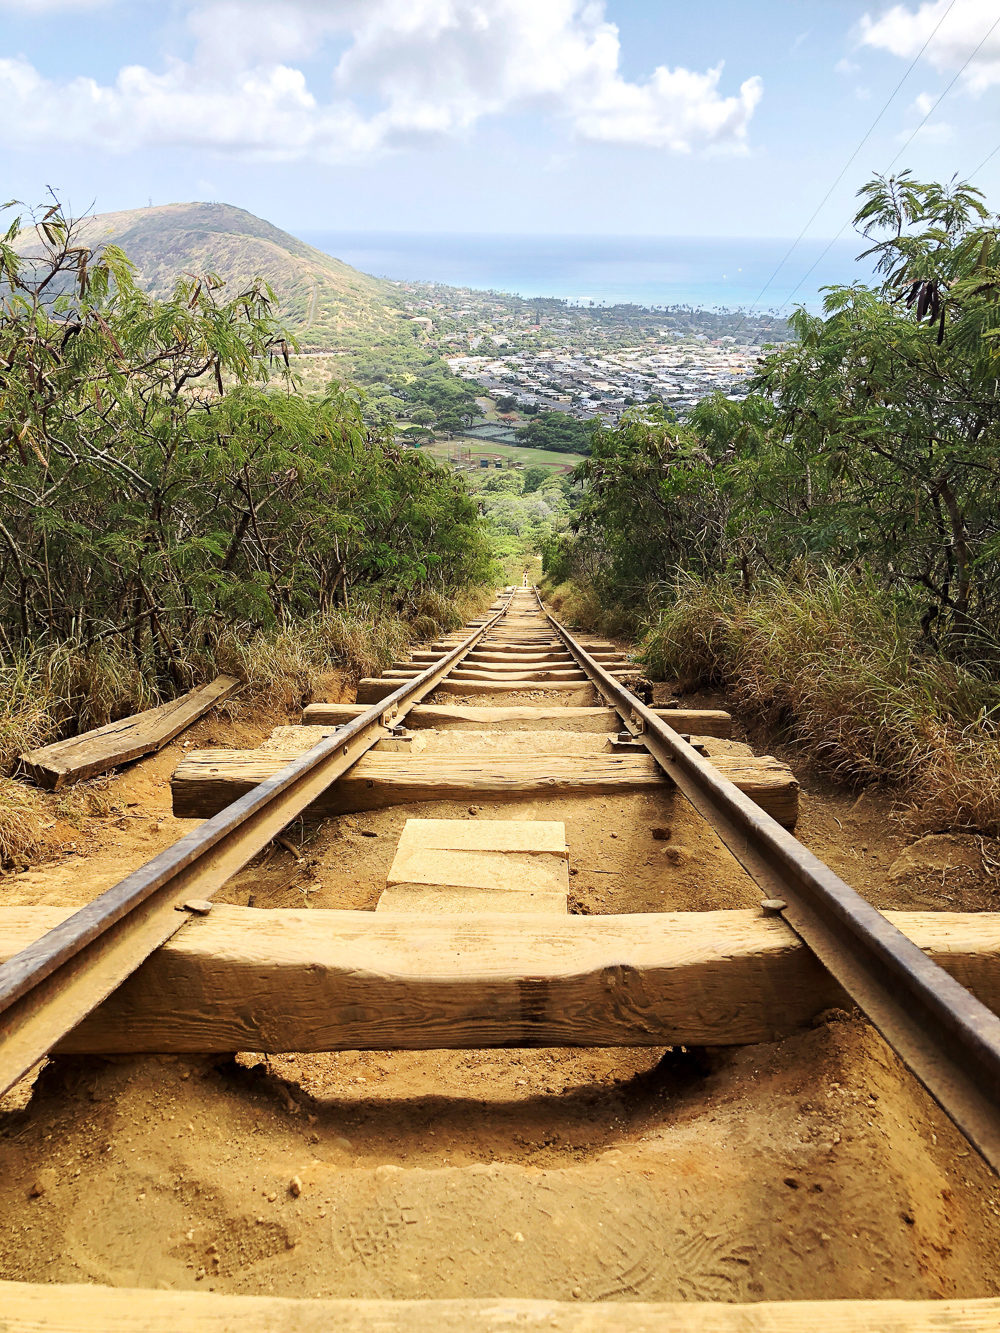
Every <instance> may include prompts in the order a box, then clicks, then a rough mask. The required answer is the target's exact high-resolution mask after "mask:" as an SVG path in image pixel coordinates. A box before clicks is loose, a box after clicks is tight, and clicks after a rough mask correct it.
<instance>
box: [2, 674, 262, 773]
mask: <svg viewBox="0 0 1000 1333" xmlns="http://www.w3.org/2000/svg"><path fill="white" fill-rule="evenodd" d="M237 685H239V681H238V680H237V679H236V678H235V677H234V676H217V677H216V679H215V680H213V681H212V683H211V684H210V685H203V686H202V687H201V688H200V689H197V690H191V691H190V693H188V694H185V695H182V696H181V698H179V699H174V700H173V702H172V703H168V704H160V706H159V707H158V708H149V709H147V710H146V712H144V713H136V714H135V715H134V716H133V717H126V718H122V720H121V721H120V722H112V723H110V725H109V726H106V727H98V728H97V729H96V730H95V731H85V732H84V733H83V735H81V736H72V737H70V739H69V740H65V741H56V742H55V744H53V745H46V746H44V747H43V748H42V749H40V750H32V751H31V752H30V753H29V754H22V755H21V765H22V767H23V768H24V769H25V771H26V772H27V773H28V774H30V776H31V777H33V778H34V779H35V781H36V782H37V783H38V785H39V786H40V787H47V788H49V789H50V790H51V791H58V790H59V789H60V788H61V787H65V786H68V785H69V784H71V783H73V782H79V781H81V780H82V779H83V778H92V777H94V776H96V774H98V773H106V772H107V771H108V769H109V768H116V767H117V766H118V765H119V764H125V763H128V761H129V760H130V759H140V758H141V757H142V756H143V755H144V754H153V753H154V752H155V751H156V750H161V749H162V748H163V746H164V745H166V744H167V743H168V741H172V740H173V739H174V737H175V736H177V735H179V734H180V733H181V732H182V731H183V730H184V728H185V727H189V726H190V725H191V723H192V722H196V721H197V720H198V718H199V717H201V716H202V714H203V713H207V712H208V710H209V709H210V708H211V707H212V706H213V705H214V704H217V703H221V702H222V700H223V699H225V698H226V696H227V695H229V694H231V693H232V692H233V690H235V689H236V687H237Z"/></svg>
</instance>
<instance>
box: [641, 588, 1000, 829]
mask: <svg viewBox="0 0 1000 1333" xmlns="http://www.w3.org/2000/svg"><path fill="white" fill-rule="evenodd" d="M640 660H642V661H644V662H646V664H647V665H648V667H649V668H650V674H651V675H653V676H654V677H655V678H659V679H664V678H673V679H675V680H677V682H678V683H679V686H680V688H681V689H684V690H689V689H695V688H698V687H704V686H716V687H721V688H722V689H723V690H725V692H726V695H727V697H728V698H729V699H730V700H731V701H732V702H733V704H735V705H736V706H737V707H739V708H741V709H742V710H743V712H744V713H745V715H748V716H756V717H757V718H758V719H759V720H761V721H762V722H765V723H766V724H768V726H769V727H771V728H772V729H774V730H776V731H778V732H779V733H783V734H784V735H785V736H787V737H788V738H789V739H791V740H793V741H795V743H796V744H797V745H798V746H799V748H800V749H801V750H802V751H803V753H805V754H808V755H809V756H810V758H812V759H813V761H814V762H815V763H816V764H817V766H818V767H820V768H823V769H825V770H826V771H827V772H828V773H830V774H832V775H834V776H836V777H839V778H841V779H842V780H844V781H847V782H851V783H857V784H866V783H872V782H874V783H883V784H886V785H888V786H893V787H896V788H898V789H900V790H902V791H903V792H905V793H906V795H907V796H908V797H909V798H910V799H911V800H912V802H913V809H912V822H913V823H914V824H915V825H916V826H917V827H918V828H920V829H922V830H923V831H926V832H929V831H941V830H947V829H958V830H966V831H975V832H978V833H982V834H987V835H989V836H994V837H995V836H997V834H998V833H1000V724H998V723H1000V685H997V683H996V682H995V681H993V680H991V679H989V678H988V677H986V676H981V675H979V674H977V673H976V672H974V671H970V670H968V669H967V668H966V667H963V666H962V665H960V664H959V663H956V662H952V661H950V660H948V659H947V658H945V657H943V656H942V655H941V654H939V653H937V652H935V651H933V650H932V649H931V648H930V647H929V645H927V644H926V643H923V642H921V639H920V627H919V616H918V608H917V607H916V606H915V605H911V604H910V603H908V602H905V601H900V600H898V599H894V598H893V597H892V596H891V595H890V594H889V593H888V592H886V591H885V590H884V589H882V588H879V587H878V586H876V585H875V583H874V582H873V581H870V580H867V579H865V578H860V577H855V576H853V575H852V574H850V573H845V572H839V571H835V570H830V569H827V570H820V571H817V570H798V571H792V573H791V574H790V575H789V576H788V577H786V578H779V577H776V576H774V577H768V578H765V579H760V580H758V582H757V584H756V586H755V587H754V589H753V590H752V592H751V593H750V594H749V595H747V594H745V593H743V592H742V591H741V590H738V589H736V588H734V587H733V586H731V585H729V584H726V583H723V582H718V583H705V582H703V581H701V580H700V579H697V578H695V577H692V576H686V577H684V578H683V579H682V580H681V581H680V582H679V584H678V586H677V588H676V590H675V593H674V600H673V603H672V605H670V606H669V607H667V608H666V609H665V610H663V611H661V612H660V613H659V615H658V616H657V617H656V619H655V620H654V622H653V623H652V624H651V625H650V627H649V629H648V632H647V634H646V637H645V639H644V642H643V655H642V657H641V659H640Z"/></svg>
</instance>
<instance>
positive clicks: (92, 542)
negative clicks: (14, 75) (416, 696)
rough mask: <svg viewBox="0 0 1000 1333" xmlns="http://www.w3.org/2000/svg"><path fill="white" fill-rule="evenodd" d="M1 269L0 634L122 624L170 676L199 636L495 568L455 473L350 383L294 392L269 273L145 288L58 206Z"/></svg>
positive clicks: (6, 248)
mask: <svg viewBox="0 0 1000 1333" xmlns="http://www.w3.org/2000/svg"><path fill="white" fill-rule="evenodd" d="M26 237H27V240H28V243H27V244H26V243H25V238H26ZM0 283H2V285H0V300H2V304H0V408H2V415H0V651H5V652H6V653H7V654H8V655H14V654H16V653H17V652H18V651H19V650H21V649H22V648H23V647H25V646H26V645H29V644H37V643H39V642H41V641H43V640H48V641H60V640H73V641H76V642H78V643H81V644H83V645H85V646H86V645H90V644H94V643H96V642H98V641H100V640H102V639H105V638H108V637H114V638H118V639H119V640H121V641H123V642H125V643H127V644H128V645H130V647H131V650H132V651H133V652H134V654H135V656H136V657H137V658H146V659H147V660H148V659H152V660H154V661H155V664H156V668H157V674H158V675H159V676H161V677H162V678H164V679H167V678H169V677H170V676H173V677H175V678H176V677H177V675H178V673H179V671H180V667H179V663H180V661H181V659H182V658H183V655H184V653H183V645H184V644H185V643H186V642H189V641H190V640H191V637H192V636H200V637H201V638H202V639H203V640H206V641H207V640H210V639H211V638H212V637H213V636H214V635H217V634H219V633H221V632H222V631H223V629H225V628H231V627H232V626H234V625H241V626H243V627H245V628H246V629H247V630H252V629H254V628H259V627H262V626H268V625H276V624H277V625H280V624H287V623H289V622H290V621H291V620H292V619H294V618H296V617H298V616H301V615H304V614H308V613H310V612H312V611H315V610H324V609H328V608H330V607H332V606H334V605H347V604H348V602H349V600H350V599H351V597H352V596H353V595H354V593H355V592H357V590H358V589H366V590H374V591H375V592H376V593H377V594H378V595H381V596H384V597H385V598H387V599H389V600H391V601H392V602H394V604H395V605H396V606H397V607H402V605H403V604H405V602H406V600H407V599H408V598H414V597H416V596H419V594H420V592H421V591H422V590H424V589H427V588H432V587H433V588H439V589H441V588H444V587H446V586H455V585H457V584H462V583H464V582H467V581H474V580H478V579H482V578H484V577H486V576H487V573H488V568H489V559H488V554H487V549H486V543H485V538H484V536H483V534H482V531H481V522H480V517H479V514H478V510H477V507H476V505H475V504H474V503H473V502H472V501H471V500H470V499H469V497H468V496H467V494H466V493H465V490H464V487H463V486H462V485H461V483H460V482H457V481H456V480H455V479H453V478H452V477H451V476H450V474H448V473H447V472H446V471H444V470H443V469H441V468H439V467H438V466H436V465H435V464H434V463H433V462H431V461H429V460H428V459H426V458H425V457H422V456H421V455H420V454H417V453H414V452H412V451H409V450H398V449H396V448H395V447H394V445H393V443H392V428H391V423H390V422H389V421H388V420H385V419H381V418H379V417H378V416H375V417H373V416H372V414H371V412H370V411H369V410H368V406H367V405H366V403H365V401H364V399H363V397H362V396H359V395H358V394H357V393H353V392H349V391H346V390H342V389H340V388H337V387H334V388H332V389H331V390H330V392H329V393H327V394H326V395H325V397H323V398H322V399H321V400H309V399H306V398H304V397H303V396H301V395H300V394H298V393H296V392H294V388H295V386H294V383H293V377H292V376H291V374H290V372H289V370H288V354H289V351H290V350H291V348H290V344H289V342H288V340H287V339H286V338H285V337H284V336H283V335H282V332H281V329H280V326H279V324H278V321H277V318H276V312H275V309H274V298H273V294H272V293H271V292H270V291H269V289H268V288H267V287H266V286H264V285H263V284H261V283H253V284H251V285H250V286H249V287H247V288H246V289H244V290H243V291H240V292H238V293H235V294H231V293H228V292H227V291H226V289H225V287H224V285H223V284H222V282H221V281H220V280H219V279H218V278H217V277H214V276H213V275H211V274H208V275H205V276H203V277H190V278H187V279H185V280H184V281H183V282H181V283H180V284H179V285H178V287H177V289H176V291H175V293H174V295H173V297H172V298H171V299H170V300H169V301H156V300H153V299H151V298H150V297H149V296H148V295H147V294H146V293H145V292H143V291H142V290H141V289H140V288H139V286H138V285H137V283H136V281H135V277H134V273H133V270H132V267H131V265H130V264H129V262H128V259H127V257H126V256H125V255H124V254H123V253H122V252H121V251H119V250H116V249H114V248H113V247H110V246H109V247H107V248H106V249H105V250H104V251H103V253H102V254H101V255H100V256H95V255H94V254H92V253H91V251H90V250H88V249H87V248H86V247H83V246H80V245H78V244H76V242H75V239H74V234H73V227H72V225H71V223H70V222H69V220H68V219H67V218H66V217H65V216H64V214H63V213H62V211H61V209H60V208H59V206H58V204H55V205H53V206H52V207H51V208H49V209H47V210H45V212H44V213H43V214H41V215H40V217H39V219H38V221H37V224H36V225H35V226H34V228H33V231H32V230H26V229H22V225H21V219H20V218H15V219H14V221H13V222H12V223H11V226H10V227H9V229H8V230H7V232H6V234H5V235H4V237H3V239H2V242H0ZM276 373H277V379H276V378H275V375H276Z"/></svg>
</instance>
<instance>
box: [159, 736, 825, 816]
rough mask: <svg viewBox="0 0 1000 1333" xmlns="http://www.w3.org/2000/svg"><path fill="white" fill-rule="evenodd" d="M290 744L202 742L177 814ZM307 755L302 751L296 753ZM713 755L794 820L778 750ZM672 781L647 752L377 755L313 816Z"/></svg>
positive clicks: (181, 786)
mask: <svg viewBox="0 0 1000 1333" xmlns="http://www.w3.org/2000/svg"><path fill="white" fill-rule="evenodd" d="M291 753H292V752H286V751H283V750H263V749H262V750H196V751H194V752H193V753H191V754H189V755H187V757H186V758H185V759H184V760H183V761H182V762H181V763H180V764H179V765H178V767H177V769H176V771H175V772H174V776H173V778H172V780H171V791H172V795H173V813H174V815H175V816H176V817H177V818H179V819H204V818H208V817H209V816H210V815H214V814H217V813H218V812H219V811H220V810H222V809H224V808H225V806H227V805H229V804H230V802H232V801H235V800H236V799H237V798H238V797H240V796H242V795H243V794H244V793H245V792H248V791H250V789H251V788H252V787H255V786H256V785H257V783H259V782H263V781H265V779H267V778H269V777H271V776H273V774H275V773H276V772H278V771H279V770H280V769H281V768H282V767H283V766H284V765H285V764H286V763H288V762H289V759H290V756H291ZM295 753H298V752H295ZM712 762H713V763H714V764H715V766H716V767H717V768H718V769H719V771H720V772H721V773H722V774H724V776H725V777H727V778H728V779H729V780H730V781H731V782H733V783H735V785H736V786H737V787H739V789H740V791H742V792H744V793H745V794H746V795H747V796H749V797H750V798H751V800H754V801H756V802H757V804H758V805H759V806H760V807H761V809H762V810H766V811H767V813H768V814H769V815H771V817H772V818H773V819H776V820H778V822H779V823H780V824H783V825H784V826H785V827H786V828H794V826H795V823H796V820H797V818H798V797H799V784H798V782H797V781H796V780H795V777H794V775H793V774H792V772H791V770H790V769H789V768H788V767H787V766H786V765H784V764H782V763H780V762H779V761H778V760H776V759H772V758H771V757H770V756H764V757H763V758H760V759H753V758H745V757H743V756H741V755H717V756H714V757H713V759H712ZM666 785H668V779H667V778H665V777H664V776H663V774H662V773H661V771H660V769H659V768H658V767H657V765H656V763H655V761H654V760H653V759H652V758H651V757H650V756H649V755H646V754H634V755H633V754H612V753H610V752H605V753H598V754H593V755H566V754H553V755H548V756H536V755H527V754H510V755H506V756H504V755H490V756H488V757H487V756H476V757H469V758H462V757H461V756H452V755H446V754H428V755H423V754H420V755H414V756H413V757H410V756H409V755H399V754H378V753H370V754H367V755H365V756H364V757H363V758H362V759H360V760H359V761H358V762H357V763H356V764H355V765H354V766H353V767H352V768H351V769H349V770H348V771H347V772H346V773H345V774H344V775H343V777H341V778H339V779H338V780H337V781H336V782H335V783H333V784H332V785H331V786H330V787H328V788H327V789H326V791H325V792H324V793H323V795H322V796H320V797H319V798H318V799H317V800H316V801H315V802H314V803H313V804H312V805H311V806H310V807H309V812H310V814H311V815H312V816H313V817H319V818H325V817H328V816H330V815H343V814H351V813H354V812H356V811H360V810H382V809H385V808H386V807H387V806H391V805H409V804H411V803H412V802H418V801H459V802H462V803H464V804H468V803H469V802H470V801H481V800H483V799H488V800H491V801H502V800H505V799H511V798H517V797H520V796H523V795H526V794H537V795H545V796H578V795H579V796H582V795H590V796H597V795H610V794H612V793H614V794H616V795H623V794H625V793H628V792H637V791H653V790H657V789H658V788H660V787H663V786H666Z"/></svg>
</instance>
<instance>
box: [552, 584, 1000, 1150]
mask: <svg viewBox="0 0 1000 1333" xmlns="http://www.w3.org/2000/svg"><path fill="white" fill-rule="evenodd" d="M535 596H536V597H537V598H538V605H539V608H540V609H541V610H542V612H543V613H544V614H545V615H546V616H547V617H548V620H549V623H550V624H551V626H552V628H553V629H554V630H555V632H556V633H557V634H558V635H559V637H560V638H561V639H562V641H563V643H564V644H565V646H566V647H567V648H568V649H569V651H570V653H571V654H572V655H573V657H574V658H575V659H576V661H577V663H578V664H579V666H580V667H581V668H582V669H583V670H584V671H585V672H586V674H587V676H588V677H589V679H590V681H591V682H592V684H593V685H594V687H595V689H596V690H597V691H598V693H599V694H600V695H601V696H602V697H603V698H604V700H605V701H606V702H607V703H608V704H609V705H610V707H612V708H614V709H615V710H616V711H617V713H618V715H619V716H620V717H621V719H622V721H623V722H624V724H625V726H626V727H627V728H628V730H629V731H630V732H631V733H632V734H633V735H634V736H636V737H637V739H638V740H640V741H641V742H642V744H643V745H644V746H645V747H646V749H647V750H648V751H649V753H650V754H651V755H652V756H653V758H654V759H655V760H656V762H657V763H658V764H659V765H660V767H661V768H662V769H663V771H664V773H666V774H667V776H668V777H670V778H671V779H672V780H673V781H674V782H675V783H676V785H677V787H678V788H679V789H680V791H681V792H682V793H683V794H684V796H686V797H687V799H688V800H689V801H690V802H691V804H692V805H693V806H694V808H695V809H696V810H697V811H698V813H699V814H700V815H702V816H704V818H705V819H707V820H708V821H709V823H710V824H711V825H712V826H713V828H714V829H715V830H716V832H717V833H718V835H719V837H720V838H721V839H722V840H723V842H724V843H725V844H726V846H727V847H728V848H729V850H730V851H731V852H732V854H733V855H734V856H735V857H736V859H737V860H738V861H739V862H740V864H741V865H742V866H743V867H744V869H745V870H746V871H747V872H748V873H749V874H750V875H751V876H752V877H753V879H754V880H755V881H756V882H757V884H758V885H759V886H760V887H761V889H762V890H763V891H764V893H765V901H766V902H767V903H768V906H769V908H770V910H773V911H775V912H776V913H780V915H781V917H782V918H783V919H784V920H785V921H786V922H787V923H788V925H789V926H790V927H791V928H792V930H794V931H795V933H796V934H797V935H798V936H799V938H800V939H801V940H802V941H803V943H804V944H806V945H807V946H808V947H809V949H811V950H812V952H813V953H814V954H815V955H816V957H817V958H818V959H819V960H820V962H821V963H823V965H824V966H825V967H826V969H827V970H828V971H829V972H830V973H831V974H832V975H833V976H834V977H835V978H836V980H837V981H838V982H839V983H840V985H841V986H843V988H844V990H845V991H846V992H847V994H848V995H849V996H850V997H851V999H852V1000H853V1001H854V1002H855V1004H857V1005H858V1007H859V1008H860V1009H862V1010H863V1011H864V1013H865V1014H866V1015H867V1017H868V1018H869V1019H870V1020H871V1022H872V1023H873V1024H874V1025H875V1027H876V1028H878V1030H879V1032H881V1034H882V1036H883V1037H885V1039H886V1041H887V1042H888V1043H889V1045H890V1046H891V1047H892V1048H893V1050H894V1051H895V1052H896V1054H897V1055H898V1056H899V1057H900V1058H901V1059H902V1060H903V1062H904V1064H906V1066H907V1067H908V1068H909V1069H910V1071H911V1072H912V1073H913V1074H915V1075H916V1077H917V1078H918V1079H919V1080H920V1082H921V1083H922V1084H923V1085H924V1087H925V1088H926V1089H927V1091H928V1092H929V1093H930V1094H931V1096H932V1097H933V1098H934V1100H935V1101H936V1102H937V1103H938V1104H939V1106H940V1107H941V1108H942V1110H943V1111H944V1112H945V1113H946V1114H947V1115H948V1116H949V1117H950V1118H951V1119H952V1120H953V1121H954V1122H955V1124H956V1125H957V1126H958V1128H959V1129H960V1130H961V1131H962V1133H963V1134H964V1135H965V1136H966V1138H967V1139H968V1140H969V1142H970V1143H971V1144H972V1145H973V1146H974V1147H975V1148H976V1149H977V1150H978V1151H979V1152H980V1153H981V1154H982V1156H983V1157H984V1158H985V1160H986V1161H987V1162H988V1163H989V1164H990V1166H991V1167H992V1168H993V1169H994V1171H997V1172H1000V1018H998V1017H997V1015H996V1014H994V1013H993V1012H992V1011H991V1010H989V1009H987V1008H986V1006H985V1005H984V1004H981V1003H980V1001H979V1000H977V999H976V998H975V996H973V995H971V994H970V993H969V991H967V990H966V989H965V988H964V987H963V986H961V985H960V984H959V983H958V982H957V981H955V980H954V978H953V977H951V976H949V975H948V973H947V972H945V971H944V970H943V969H942V968H940V967H938V965H937V964H936V963H933V962H932V961H931V960H930V959H929V958H928V957H927V955H926V954H925V953H924V952H923V950H921V949H919V948H918V947H917V946H916V945H915V944H914V943H913V941H912V940H910V939H908V938H907V937H906V936H905V935H904V934H903V933H902V932H901V931H899V930H897V929H896V927H895V926H893V925H891V924H890V923H889V922H888V921H887V920H886V918H885V917H884V916H883V915H882V914H881V912H879V911H878V910H877V909H876V908H874V907H872V905H871V904H870V903H868V902H866V901H865V899H863V898H862V897H861V896H860V895H859V894H858V893H856V892H855V890H854V889H852V888H851V887H850V886H849V885H847V884H845V883H844V881H843V880H842V879H841V878H840V877H839V876H838V875H835V874H834V872H833V871H832V870H831V869H830V868H829V866H827V865H824V863H823V862H822V861H820V859H819V858H818V857H816V856H814V855H813V854H812V852H810V851H809V850H808V848H806V847H804V846H803V845H802V843H800V842H799V841H798V839H797V838H794V837H793V836H792V835H791V834H790V833H788V832H787V831H786V830H785V829H783V828H782V827H781V825H780V824H778V823H777V822H776V821H775V820H773V819H772V818H771V817H770V815H767V814H765V813H764V811H763V810H761V808H760V807H759V806H758V805H756V804H755V803H754V802H753V801H751V800H750V798H749V797H747V796H744V795H743V793H742V792H741V791H740V790H739V789H738V788H737V787H735V786H734V785H733V784H732V783H731V782H729V781H727V780H726V778H724V777H723V776H722V775H721V773H720V772H719V770H718V769H717V768H716V767H715V766H714V765H713V764H711V763H710V762H708V761H707V760H705V759H703V758H702V757H701V756H700V755H699V754H698V752H697V751H696V750H694V749H693V748H692V747H691V746H690V745H689V744H687V743H686V742H685V741H684V740H683V739H682V738H681V736H680V735H679V734H678V733H677V732H676V731H674V730H673V729H672V728H671V727H669V726H668V725H667V724H666V722H664V721H663V719H662V718H660V717H658V716H657V714H656V713H654V712H653V711H652V710H651V709H650V708H647V707H646V705H645V704H643V703H642V702H641V701H640V700H639V699H637V698H636V697H635V695H634V694H632V693H631V692H630V691H629V690H627V689H626V688H625V686H624V685H622V684H621V683H620V682H619V681H618V680H616V679H615V677H614V676H612V675H610V674H609V673H608V672H607V671H605V670H604V668H603V667H602V666H600V664H599V663H597V662H595V661H594V659H593V658H592V657H591V656H590V655H589V654H588V653H587V652H586V651H585V649H584V648H582V647H581V645H580V644H579V643H577V641H576V640H575V639H574V638H573V636H572V635H571V634H570V633H569V631H568V630H566V629H565V628H564V627H563V626H562V625H561V624H560V623H559V622H558V621H557V620H556V619H555V617H554V616H553V615H551V613H550V612H548V611H547V610H546V609H545V605H544V603H543V602H542V599H541V596H540V595H539V593H538V590H537V588H536V589H535ZM772 904H773V906H772Z"/></svg>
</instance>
